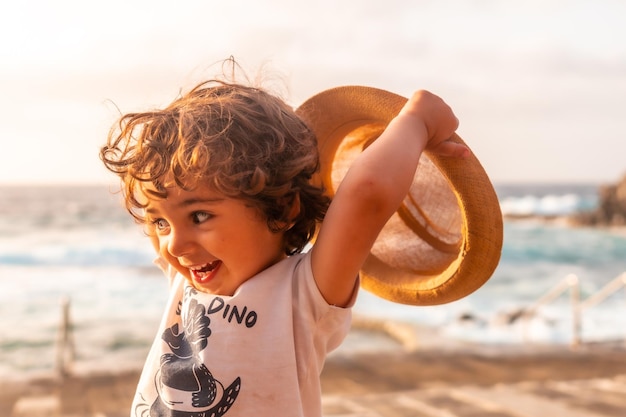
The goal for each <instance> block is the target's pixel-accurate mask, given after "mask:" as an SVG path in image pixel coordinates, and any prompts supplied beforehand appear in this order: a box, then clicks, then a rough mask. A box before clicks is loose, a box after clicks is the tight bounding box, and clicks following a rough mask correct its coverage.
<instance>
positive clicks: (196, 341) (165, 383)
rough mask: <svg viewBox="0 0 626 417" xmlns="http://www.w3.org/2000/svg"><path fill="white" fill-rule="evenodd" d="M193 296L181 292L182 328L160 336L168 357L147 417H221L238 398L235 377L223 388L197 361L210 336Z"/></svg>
mask: <svg viewBox="0 0 626 417" xmlns="http://www.w3.org/2000/svg"><path fill="white" fill-rule="evenodd" d="M195 293H197V292H196V290H195V289H193V288H188V289H186V290H185V298H187V299H188V301H187V300H186V304H187V307H186V308H185V309H184V310H183V311H182V312H181V311H180V304H179V311H177V313H178V314H180V315H181V322H182V323H181V324H182V328H180V327H179V325H178V323H176V324H174V325H172V326H171V327H169V328H167V329H166V330H165V331H164V332H163V335H162V336H161V337H162V339H163V341H164V342H165V343H166V344H167V345H168V346H169V350H170V352H171V353H165V354H163V355H161V363H160V368H159V370H158V371H157V373H156V376H155V384H156V390H157V398H156V400H155V401H154V402H153V403H152V405H151V406H150V412H149V416H150V417H221V416H223V415H224V414H226V412H227V411H228V410H229V409H230V408H231V406H232V405H233V404H234V403H235V400H236V399H237V395H239V390H240V389H241V379H240V378H239V377H237V378H235V380H234V381H232V382H231V383H230V384H229V385H228V386H227V387H224V385H223V384H222V383H221V382H220V381H218V380H217V379H215V378H214V377H213V375H212V374H211V371H210V370H209V369H208V368H207V366H206V365H205V364H204V363H203V362H202V360H201V356H200V352H201V351H202V350H204V349H205V348H206V347H207V345H208V339H209V336H210V335H211V329H210V327H209V325H210V323H211V319H210V318H209V312H208V311H207V309H206V308H205V306H204V305H202V304H200V303H198V301H197V300H196V299H195V298H192V297H190V296H191V295H193V294H195ZM188 297H189V298H188ZM146 405H147V404H146ZM138 408H140V407H138ZM135 411H139V410H138V409H136V410H135ZM140 414H142V413H141V412H140Z"/></svg>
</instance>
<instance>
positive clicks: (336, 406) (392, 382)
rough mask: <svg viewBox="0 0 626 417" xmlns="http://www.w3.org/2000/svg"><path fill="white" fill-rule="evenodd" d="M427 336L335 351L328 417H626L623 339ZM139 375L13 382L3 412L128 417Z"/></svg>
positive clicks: (34, 416)
mask: <svg viewBox="0 0 626 417" xmlns="http://www.w3.org/2000/svg"><path fill="white" fill-rule="evenodd" d="M360 331H363V330H360ZM365 331H373V330H365ZM355 333H356V331H355ZM369 336H370V337H371V335H369ZM422 336H423V338H422V340H423V341H424V343H422V344H418V345H414V346H410V345H407V344H406V343H404V344H401V343H398V340H399V339H398V338H397V337H396V338H395V339H391V338H388V336H387V334H382V335H380V337H381V339H382V338H388V339H389V340H387V341H386V342H388V343H386V344H385V343H383V344H381V346H380V349H379V350H378V351H371V350H370V351H368V350H367V349H353V348H351V349H344V348H340V349H339V350H338V351H337V352H335V353H333V354H331V356H330V357H329V358H328V361H327V363H326V366H325V368H324V371H323V374H322V380H321V381H322V389H323V405H324V415H325V416H326V417H339V416H342V417H348V416H351V417H356V416H363V417H376V416H378V417H386V416H443V417H454V416H458V417H465V416H467V417H469V416H471V417H482V416H485V417H538V416H568V417H600V416H615V417H617V416H622V417H623V415H624V410H626V349H625V345H624V343H623V342H619V343H603V344H593V345H592V344H587V345H581V346H579V347H577V348H576V349H573V348H571V347H568V346H537V345H534V346H508V347H502V346H500V347H498V346H481V345H475V344H465V343H456V342H453V341H449V340H443V339H438V338H437V337H436V334H435V333H434V332H431V334H428V332H426V333H425V334H423V335H422ZM353 337H355V338H358V335H355V336H353ZM394 337H395V336H394ZM351 343H352V344H354V343H358V342H354V341H353V342H351ZM139 371H140V369H139V367H137V368H136V369H126V370H109V371H98V372H94V371H86V370H80V369H76V370H75V371H74V372H72V373H71V374H70V375H67V376H65V377H63V378H62V377H59V376H56V377H54V376H51V375H47V376H46V375H42V376H39V377H34V378H30V379H28V380H19V381H17V380H16V381H11V380H6V379H5V380H3V381H2V382H0V416H3V417H26V416H28V417H38V416H56V417H70V416H72V417H121V416H127V415H128V414H129V407H130V402H131V398H132V395H133V392H134V386H135V384H136V381H137V379H138V377H139Z"/></svg>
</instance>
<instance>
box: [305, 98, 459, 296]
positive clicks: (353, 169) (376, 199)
mask: <svg viewBox="0 0 626 417" xmlns="http://www.w3.org/2000/svg"><path fill="white" fill-rule="evenodd" d="M457 126H458V120H457V119H456V117H455V116H454V114H453V113H452V110H451V109H450V108H449V107H448V106H447V105H446V104H445V103H444V102H443V101H442V100H441V99H440V98H439V97H437V96H435V95H433V94H431V93H428V92H426V91H418V92H416V93H415V94H414V95H413V96H412V97H411V98H410V99H409V100H408V102H407V103H406V105H405V106H404V107H403V108H402V110H401V111H400V113H399V114H398V116H396V118H395V119H393V120H392V121H391V123H390V124H389V126H388V127H387V129H385V131H384V132H383V134H382V135H381V136H380V137H379V138H378V139H377V140H376V141H375V142H374V143H372V144H371V145H370V146H369V147H368V148H367V149H366V150H364V151H363V152H362V153H361V154H360V155H359V157H358V158H357V159H356V160H355V161H354V162H353V164H352V165H351V166H350V169H349V170H348V172H347V174H346V176H345V178H344V179H343V181H342V182H341V184H340V186H339V188H338V189H337V192H336V194H335V196H334V198H333V201H332V203H331V205H330V207H329V209H328V212H327V214H326V217H325V219H324V222H323V224H322V227H321V229H320V233H319V236H318V238H317V240H316V242H315V245H314V247H313V249H312V265H313V266H312V267H313V275H314V277H315V280H316V283H317V285H318V287H319V289H320V291H321V293H322V295H323V296H324V298H325V299H326V301H327V302H328V303H329V304H333V305H337V306H345V305H346V304H347V303H348V302H349V299H350V296H351V294H352V292H353V290H354V285H355V282H356V278H357V275H358V272H359V270H360V269H361V266H362V264H363V263H364V262H365V259H366V258H367V256H368V254H369V252H370V249H371V247H372V245H373V244H374V241H375V240H376V237H377V236H378V234H379V232H380V231H381V229H382V228H383V226H384V225H385V223H386V222H387V220H388V219H389V218H390V217H391V215H392V214H393V213H394V212H395V211H396V210H397V209H398V207H399V205H400V203H401V202H402V200H403V199H404V197H405V196H406V194H407V193H408V190H409V188H410V186H411V183H412V181H413V176H414V175H415V170H416V168H417V163H418V161H419V158H420V155H421V153H422V151H423V150H424V149H428V150H429V151H431V152H434V153H437V154H440V155H446V156H454V157H464V156H467V155H469V149H468V148H467V147H465V146H463V145H461V144H458V143H455V142H451V141H448V140H447V139H448V138H450V136H451V135H452V133H454V131H455V130H456V128H457Z"/></svg>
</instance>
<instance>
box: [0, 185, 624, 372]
mask: <svg viewBox="0 0 626 417" xmlns="http://www.w3.org/2000/svg"><path fill="white" fill-rule="evenodd" d="M496 191H497V193H498V197H499V199H500V203H501V207H502V211H503V213H505V214H509V215H513V216H515V217H516V219H515V220H505V232H504V233H505V235H504V247H503V252H502V258H501V262H500V264H499V266H498V268H497V269H496V271H495V273H494V275H493V276H492V278H491V279H490V280H489V281H488V282H487V283H486V284H485V285H484V286H483V287H482V288H480V289H479V290H477V291H476V292H475V293H473V294H471V295H469V296H467V297H465V298H463V299H461V300H458V301H456V302H453V303H450V304H445V305H440V306H430V307H416V306H405V305H400V304H395V303H391V302H388V301H385V300H382V299H380V298H378V297H376V296H374V295H372V294H369V293H367V292H365V291H361V293H360V295H359V298H358V301H357V304H356V306H355V308H354V312H355V315H356V316H359V317H365V318H373V319H389V320H394V321H398V322H402V323H405V324H413V325H415V326H416V327H419V326H431V327H435V328H437V329H438V331H439V332H440V333H441V334H443V335H444V336H447V337H450V338H453V339H459V340H466V341H480V342H483V343H490V344H494V345H511V344H521V343H536V344H569V343H570V342H571V341H572V340H573V337H574V330H573V323H574V322H573V314H572V311H573V309H572V304H571V301H570V294H571V292H570V291H564V292H563V293H562V294H561V293H559V294H560V295H559V296H558V297H555V298H554V300H551V301H550V302H549V303H546V304H545V305H541V306H540V307H538V308H537V309H536V310H535V314H534V315H533V316H532V317H530V318H529V319H528V320H514V318H515V317H516V314H517V313H519V311H520V309H523V308H527V307H529V306H533V305H535V303H536V302H537V301H538V300H540V299H541V298H542V297H543V296H544V295H546V294H547V293H548V292H550V291H551V290H552V289H554V288H555V287H558V286H559V285H561V284H562V283H564V282H566V281H564V280H567V279H569V278H568V277H571V274H574V275H575V276H576V277H578V280H579V281H578V282H579V285H578V286H577V288H579V291H580V298H581V299H582V300H583V301H584V300H590V298H589V297H592V296H593V295H594V294H597V293H598V291H600V290H601V289H602V288H603V287H605V286H606V285H607V284H610V283H611V282H613V283H615V280H616V278H617V277H618V276H620V274H622V273H624V272H625V271H626V233H624V232H623V231H621V232H620V231H611V230H607V229H594V228H572V227H568V226H566V225H564V224H563V223H560V222H545V221H539V220H537V219H536V218H535V216H536V215H541V216H560V215H565V214H571V213H575V212H577V211H581V210H589V209H592V208H594V207H595V206H596V205H597V203H598V201H597V187H596V186H595V185H589V184H571V185H563V184H547V185H546V184H542V185H532V184H524V185H519V184H518V185H501V186H496ZM0 195H1V196H2V197H1V198H0V376H8V375H11V376H16V375H28V374H31V373H38V372H47V371H50V370H53V369H54V368H55V364H56V361H57V353H58V349H57V346H58V340H59V338H60V335H62V333H61V332H60V330H59V329H60V323H61V321H62V317H63V314H62V312H63V305H64V303H66V302H67V303H69V306H70V307H69V317H70V319H71V323H72V332H71V336H72V340H73V344H74V347H75V351H74V354H75V363H76V365H77V366H83V367H87V368H104V369H110V368H112V367H115V368H116V369H121V368H127V367H137V366H139V365H140V364H141V363H142V361H143V359H144V357H145V355H146V354H147V351H148V348H149V346H150V344H151V342H152V339H153V338H154V336H155V332H156V329H157V326H158V323H159V320H160V317H161V311H162V307H163V305H164V303H165V301H166V296H167V285H166V280H165V278H164V277H163V276H162V274H161V272H160V271H159V270H158V269H157V268H156V267H155V266H154V265H153V263H152V262H153V258H154V254H153V251H152V248H151V245H150V243H149V242H148V240H147V239H146V237H145V236H143V234H142V232H141V230H140V228H139V227H138V226H137V225H136V224H134V223H133V221H132V219H131V218H130V216H129V215H128V214H127V213H126V212H125V210H124V209H123V208H122V204H121V200H120V196H119V195H117V194H113V193H111V192H110V190H108V189H107V188H106V187H102V186H81V187H74V186H72V187H70V186H46V187H43V186H29V187H23V186H20V187H10V186H4V187H0ZM565 288H569V287H567V286H566V287H565ZM587 307H588V308H585V309H584V310H583V311H582V315H581V324H580V329H581V332H580V335H581V337H582V340H583V341H585V342H586V341H589V342H596V341H612V340H616V339H624V338H625V337H626V289H625V288H623V287H622V288H618V290H617V291H615V292H614V293H611V294H610V295H609V296H608V297H607V298H606V299H605V300H603V301H602V302H600V303H598V304H597V305H591V304H589V305H588V306H587ZM352 343H364V344H367V343H368V341H367V338H365V339H363V338H361V339H358V342H352ZM372 345H373V346H375V344H372Z"/></svg>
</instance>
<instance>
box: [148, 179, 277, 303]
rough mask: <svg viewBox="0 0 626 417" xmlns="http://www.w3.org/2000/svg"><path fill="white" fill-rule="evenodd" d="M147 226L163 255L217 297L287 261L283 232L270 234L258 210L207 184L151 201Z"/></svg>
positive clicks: (172, 189)
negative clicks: (282, 261)
mask: <svg viewBox="0 0 626 417" xmlns="http://www.w3.org/2000/svg"><path fill="white" fill-rule="evenodd" d="M146 223H147V225H148V228H149V231H150V236H151V239H152V242H153V244H154V246H155V248H156V249H157V251H158V252H159V254H160V255H161V256H162V257H163V258H164V259H165V260H166V261H168V262H169V263H170V264H171V265H172V266H173V267H174V268H176V270H177V271H178V272H180V273H181V274H183V275H184V276H185V277H186V278H187V279H188V280H190V281H191V283H192V284H193V285H194V287H196V288H198V289H200V290H202V291H205V292H209V293H213V294H220V295H232V294H233V293H234V292H235V290H236V289H237V288H238V287H239V286H240V285H241V284H242V283H244V282H245V281H247V280H248V279H250V278H251V277H253V276H254V275H255V274H257V273H259V272H261V271H262V270H264V269H266V268H267V267H269V266H271V265H273V264H275V263H276V262H278V261H280V260H281V259H283V258H284V257H285V255H284V246H283V233H275V232H272V231H271V230H270V229H269V227H268V226H267V222H266V220H265V218H263V217H262V216H261V214H260V213H259V210H258V209H256V208H254V207H251V206H250V205H249V204H248V203H247V202H245V201H244V200H239V199H233V198H227V197H224V196H223V195H220V194H218V193H216V192H215V191H213V190H212V189H211V188H209V187H207V186H198V187H197V188H196V189H195V190H193V191H185V190H182V189H180V188H178V187H172V188H169V189H168V197H167V198H166V199H151V200H149V202H148V206H147V207H146Z"/></svg>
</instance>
